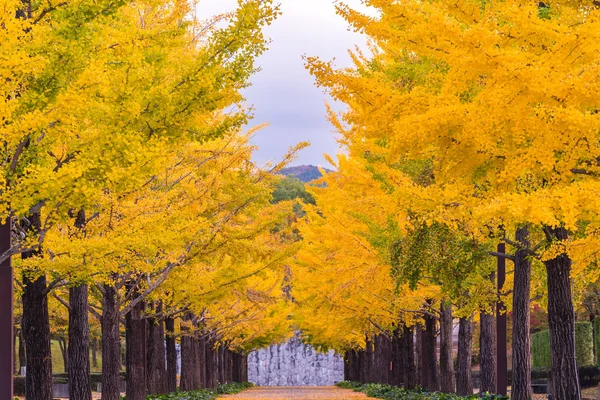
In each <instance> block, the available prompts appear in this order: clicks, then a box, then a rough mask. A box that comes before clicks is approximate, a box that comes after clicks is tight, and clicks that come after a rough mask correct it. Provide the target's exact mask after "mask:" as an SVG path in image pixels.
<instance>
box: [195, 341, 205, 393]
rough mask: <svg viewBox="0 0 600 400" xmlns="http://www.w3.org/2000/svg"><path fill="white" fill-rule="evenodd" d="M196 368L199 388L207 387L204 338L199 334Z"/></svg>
mask: <svg viewBox="0 0 600 400" xmlns="http://www.w3.org/2000/svg"><path fill="white" fill-rule="evenodd" d="M196 368H197V369H198V373H199V374H200V385H201V387H203V388H205V387H207V382H206V336H205V335H204V332H202V333H201V338H200V339H198V356H197V358H196Z"/></svg>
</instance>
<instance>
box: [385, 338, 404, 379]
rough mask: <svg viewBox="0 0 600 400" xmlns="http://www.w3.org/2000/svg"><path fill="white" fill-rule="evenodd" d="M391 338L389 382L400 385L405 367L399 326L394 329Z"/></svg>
mask: <svg viewBox="0 0 600 400" xmlns="http://www.w3.org/2000/svg"><path fill="white" fill-rule="evenodd" d="M391 340H392V343H391V354H392V359H391V371H390V377H389V384H390V385H394V386H400V385H401V384H402V371H403V370H404V369H406V354H405V353H404V346H403V342H402V329H401V328H396V329H395V330H394V332H393V334H392V338H391Z"/></svg>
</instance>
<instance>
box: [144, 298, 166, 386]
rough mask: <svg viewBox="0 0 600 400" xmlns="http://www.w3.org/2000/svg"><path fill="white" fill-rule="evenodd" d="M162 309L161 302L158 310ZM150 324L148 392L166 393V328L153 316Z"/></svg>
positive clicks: (149, 320)
mask: <svg viewBox="0 0 600 400" xmlns="http://www.w3.org/2000/svg"><path fill="white" fill-rule="evenodd" d="M161 311H162V305H161V304H160V303H159V304H158V306H157V307H156V312H157V313H160V312H161ZM147 325H148V371H147V375H148V394H166V393H168V390H167V370H166V367H165V364H166V360H165V329H164V327H163V321H162V320H159V319H157V318H155V317H151V318H149V319H148V321H147Z"/></svg>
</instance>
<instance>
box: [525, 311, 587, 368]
mask: <svg viewBox="0 0 600 400" xmlns="http://www.w3.org/2000/svg"><path fill="white" fill-rule="evenodd" d="M596 339H598V335H596ZM593 340H594V333H593V328H592V324H591V323H590V322H577V323H575V347H576V351H577V365H579V366H581V367H582V366H586V365H594V347H593V346H594V343H593ZM531 355H532V356H533V361H532V364H533V368H548V367H550V364H551V358H550V332H549V331H548V330H545V331H541V332H538V333H534V334H533V335H531Z"/></svg>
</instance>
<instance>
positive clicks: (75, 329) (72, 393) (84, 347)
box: [68, 285, 92, 400]
mask: <svg viewBox="0 0 600 400" xmlns="http://www.w3.org/2000/svg"><path fill="white" fill-rule="evenodd" d="M69 307H70V309H69V332H68V335H69V345H68V354H69V357H68V358H69V367H68V375H69V399H71V400H91V398H92V390H91V385H90V336H89V320H88V286H87V285H79V286H75V287H72V288H70V289H69Z"/></svg>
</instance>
